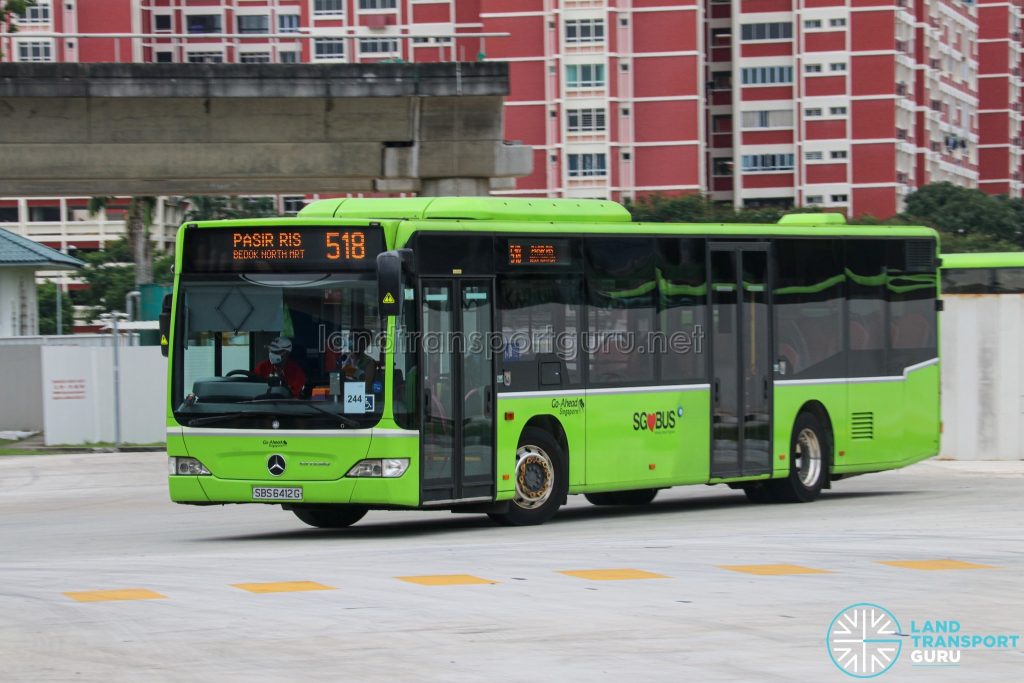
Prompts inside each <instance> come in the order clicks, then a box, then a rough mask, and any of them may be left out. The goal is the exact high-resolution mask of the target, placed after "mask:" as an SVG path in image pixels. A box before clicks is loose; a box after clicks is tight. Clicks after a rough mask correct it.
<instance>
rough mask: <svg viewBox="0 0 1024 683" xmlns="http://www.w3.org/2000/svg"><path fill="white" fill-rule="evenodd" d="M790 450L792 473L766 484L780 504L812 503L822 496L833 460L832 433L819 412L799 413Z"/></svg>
mask: <svg viewBox="0 0 1024 683" xmlns="http://www.w3.org/2000/svg"><path fill="white" fill-rule="evenodd" d="M789 453H790V457H789V476H787V477H786V478H785V479H777V480H774V481H770V482H767V483H766V486H767V488H768V489H769V490H770V492H771V493H772V495H773V496H774V498H775V499H776V500H778V501H779V502H781V503H810V502H811V501H813V500H816V499H817V498H818V496H820V495H821V489H822V488H823V487H824V486H825V481H826V479H827V478H828V468H829V465H830V464H831V462H832V436H831V435H830V434H829V432H828V430H827V429H826V428H825V425H823V424H822V422H821V420H820V419H818V417H817V416H816V415H813V414H812V413H800V414H799V415H797V418H796V422H794V423H793V434H792V436H791V437H790V440H789Z"/></svg>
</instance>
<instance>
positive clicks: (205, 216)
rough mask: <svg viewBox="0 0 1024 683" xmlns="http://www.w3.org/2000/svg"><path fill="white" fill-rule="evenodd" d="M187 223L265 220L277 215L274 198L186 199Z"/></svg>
mask: <svg viewBox="0 0 1024 683" xmlns="http://www.w3.org/2000/svg"><path fill="white" fill-rule="evenodd" d="M185 199H186V201H188V203H189V210H188V211H186V212H185V220H186V221H219V220H225V219H232V218H265V217H268V216H276V215H277V207H275V206H274V199H273V197H219V196H215V195H199V196H193V197H186V198H185Z"/></svg>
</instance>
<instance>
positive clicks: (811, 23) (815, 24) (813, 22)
mask: <svg viewBox="0 0 1024 683" xmlns="http://www.w3.org/2000/svg"><path fill="white" fill-rule="evenodd" d="M804 28H821V19H807V20H805V21H804Z"/></svg>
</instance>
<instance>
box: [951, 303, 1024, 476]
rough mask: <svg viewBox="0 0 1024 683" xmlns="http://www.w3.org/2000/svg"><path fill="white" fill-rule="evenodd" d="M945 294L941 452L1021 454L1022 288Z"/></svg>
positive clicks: (975, 456)
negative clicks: (1013, 291) (1010, 291)
mask: <svg viewBox="0 0 1024 683" xmlns="http://www.w3.org/2000/svg"><path fill="white" fill-rule="evenodd" d="M943 299H944V301H945V304H944V305H945V312H944V313H943V314H942V348H941V352H942V422H943V427H944V429H943V434H942V450H941V453H942V455H944V456H946V457H951V458H956V459H957V460H1024V344H1022V343H1021V342H1022V340H1024V294H962V295H956V294H953V295H945V296H944V297H943Z"/></svg>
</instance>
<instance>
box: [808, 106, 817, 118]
mask: <svg viewBox="0 0 1024 683" xmlns="http://www.w3.org/2000/svg"><path fill="white" fill-rule="evenodd" d="M804 116H806V117H808V118H810V117H812V116H821V109H819V108H817V107H812V108H811V109H804Z"/></svg>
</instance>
